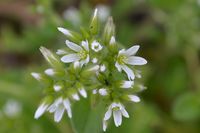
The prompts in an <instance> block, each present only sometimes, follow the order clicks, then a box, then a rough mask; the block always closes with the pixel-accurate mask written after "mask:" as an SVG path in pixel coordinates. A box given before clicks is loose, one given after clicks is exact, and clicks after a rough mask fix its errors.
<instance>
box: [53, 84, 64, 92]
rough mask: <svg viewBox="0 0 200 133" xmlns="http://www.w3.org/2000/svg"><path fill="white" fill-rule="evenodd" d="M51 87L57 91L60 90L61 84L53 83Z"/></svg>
mask: <svg viewBox="0 0 200 133" xmlns="http://www.w3.org/2000/svg"><path fill="white" fill-rule="evenodd" d="M53 88H54V90H55V91H56V92H57V91H60V90H61V89H62V86H60V85H54V86H53Z"/></svg>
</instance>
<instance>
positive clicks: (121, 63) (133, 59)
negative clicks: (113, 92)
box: [115, 45, 147, 80]
mask: <svg viewBox="0 0 200 133" xmlns="http://www.w3.org/2000/svg"><path fill="white" fill-rule="evenodd" d="M138 49H139V45H136V46H132V47H131V48H129V49H127V50H125V49H122V50H120V51H119V53H118V57H117V61H116V63H115V67H116V68H117V69H118V71H120V72H121V71H122V70H123V71H125V73H126V74H127V76H128V79H129V80H133V79H134V78H135V75H134V73H133V70H132V69H130V68H129V67H128V66H127V65H133V66H134V65H144V64H146V63H147V61H146V60H145V59H144V58H142V57H138V56H134V55H135V54H136V52H137V51H138Z"/></svg>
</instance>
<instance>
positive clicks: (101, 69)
mask: <svg viewBox="0 0 200 133" xmlns="http://www.w3.org/2000/svg"><path fill="white" fill-rule="evenodd" d="M105 70H106V66H105V65H104V64H103V65H101V66H100V71H101V72H104V71H105Z"/></svg>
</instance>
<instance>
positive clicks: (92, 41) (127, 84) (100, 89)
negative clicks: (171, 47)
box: [31, 9, 147, 131]
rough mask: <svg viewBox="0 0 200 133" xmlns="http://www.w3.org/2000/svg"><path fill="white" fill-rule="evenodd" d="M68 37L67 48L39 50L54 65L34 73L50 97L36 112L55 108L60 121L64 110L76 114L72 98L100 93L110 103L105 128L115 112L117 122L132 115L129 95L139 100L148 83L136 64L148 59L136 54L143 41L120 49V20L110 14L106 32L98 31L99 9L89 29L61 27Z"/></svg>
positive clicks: (99, 95)
mask: <svg viewBox="0 0 200 133" xmlns="http://www.w3.org/2000/svg"><path fill="white" fill-rule="evenodd" d="M58 30H59V31H60V32H62V33H63V34H64V35H65V36H66V38H67V40H65V44H66V48H64V49H58V50H57V52H56V53H55V54H54V53H53V52H51V51H50V50H48V49H46V48H44V47H41V48H40V51H41V53H42V54H43V56H44V57H45V59H46V60H47V62H48V63H49V64H50V66H51V68H48V69H46V70H44V72H43V73H35V72H33V73H31V74H32V76H33V77H34V78H35V79H36V80H38V81H39V82H41V84H43V86H44V93H45V97H44V98H43V100H42V102H41V104H40V106H39V107H38V109H37V110H36V113H35V118H36V119H37V118H39V117H40V116H41V115H42V114H43V113H44V112H50V113H54V120H55V121H56V122H59V121H60V120H61V119H62V116H63V114H64V112H66V113H67V114H68V116H69V118H72V110H71V104H72V103H73V102H75V101H79V100H80V99H81V97H82V98H87V97H88V95H93V96H94V97H95V96H96V97H99V98H100V100H99V101H103V102H105V105H107V107H106V109H105V115H104V117H103V130H104V131H106V128H107V124H108V121H109V119H110V118H111V116H113V118H114V123H115V125H116V126H117V127H118V126H120V125H121V124H122V116H124V117H126V118H128V117H129V114H128V112H127V111H126V109H125V103H126V102H127V101H132V102H135V103H137V102H139V101H140V98H139V97H138V96H137V95H135V93H136V92H139V91H141V90H143V89H144V88H145V87H143V85H141V84H140V83H139V82H137V81H136V79H137V78H141V74H140V72H139V71H138V70H136V69H135V66H137V65H144V64H146V63H147V61H146V60H145V59H144V58H142V57H139V56H136V55H135V54H136V53H137V51H138V50H139V45H135V46H132V47H130V48H129V49H120V46H119V44H118V42H117V41H116V39H115V25H114V24H113V20H112V18H111V17H110V18H108V21H107V23H106V25H105V28H104V31H103V35H100V34H99V21H98V11H97V9H96V10H95V12H94V15H93V17H92V19H91V23H90V25H89V28H88V29H81V33H80V34H79V33H77V32H74V31H71V30H68V29H65V28H62V27H58Z"/></svg>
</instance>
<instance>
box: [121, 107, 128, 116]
mask: <svg viewBox="0 0 200 133" xmlns="http://www.w3.org/2000/svg"><path fill="white" fill-rule="evenodd" d="M121 112H122V115H123V116H124V117H126V118H129V114H128V112H127V111H126V109H125V108H124V107H122V108H121Z"/></svg>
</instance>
